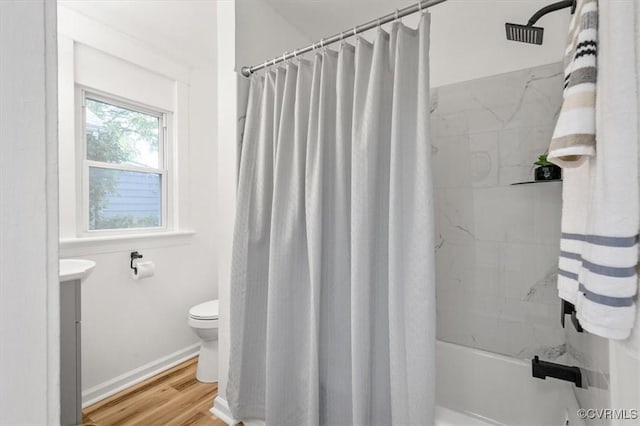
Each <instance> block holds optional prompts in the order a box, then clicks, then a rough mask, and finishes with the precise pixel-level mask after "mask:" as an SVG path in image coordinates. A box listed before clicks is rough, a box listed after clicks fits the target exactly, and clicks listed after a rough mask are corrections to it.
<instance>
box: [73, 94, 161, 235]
mask: <svg viewBox="0 0 640 426" xmlns="http://www.w3.org/2000/svg"><path fill="white" fill-rule="evenodd" d="M82 98H83V99H82V101H83V102H82V105H83V108H82V123H83V136H84V137H83V148H84V149H83V153H84V155H83V157H84V158H83V173H82V175H83V185H82V188H83V203H82V206H83V207H82V209H83V212H82V217H83V218H84V231H85V232H95V231H108V230H111V231H114V230H141V229H145V230H150V229H154V228H155V229H161V228H166V224H167V217H166V216H167V208H166V206H167V191H166V188H167V167H166V160H167V159H166V155H165V153H166V152H167V151H168V150H167V147H166V144H167V126H166V122H167V113H165V112H162V111H154V110H150V109H147V108H141V107H139V106H135V105H133V104H129V103H127V102H123V101H120V100H116V99H112V98H109V97H105V96H102V95H97V94H93V93H91V92H87V91H82Z"/></svg>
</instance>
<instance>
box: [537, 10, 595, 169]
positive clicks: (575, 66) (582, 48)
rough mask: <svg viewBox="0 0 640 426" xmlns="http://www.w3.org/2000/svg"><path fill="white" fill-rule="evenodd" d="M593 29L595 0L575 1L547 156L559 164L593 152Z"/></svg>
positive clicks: (572, 164) (580, 159) (577, 162)
mask: <svg viewBox="0 0 640 426" xmlns="http://www.w3.org/2000/svg"><path fill="white" fill-rule="evenodd" d="M597 31H598V3H597V2H596V0H581V1H578V4H577V7H576V13H575V14H574V15H573V18H572V19H571V25H570V27H569V43H568V46H567V49H566V51H565V71H564V74H565V79H564V102H563V104H562V109H561V110H560V116H559V117H558V122H557V124H556V128H555V130H554V132H553V139H552V140H551V145H550V146H549V154H548V157H547V158H548V159H549V161H552V162H553V163H556V164H558V165H559V166H562V167H577V166H579V165H580V164H582V163H584V161H585V160H586V159H587V158H588V157H591V156H593V155H595V142H596V138H595V136H596V126H595V123H596V113H595V99H596V50H597V36H598V33H597Z"/></svg>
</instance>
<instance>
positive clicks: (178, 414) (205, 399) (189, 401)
mask: <svg viewBox="0 0 640 426" xmlns="http://www.w3.org/2000/svg"><path fill="white" fill-rule="evenodd" d="M196 366H197V358H192V359H190V360H188V361H185V362H184V363H182V364H180V365H177V366H175V367H173V368H172V369H170V370H167V371H165V372H164V373H162V374H159V375H158V376H155V377H152V378H150V379H148V380H146V381H144V382H142V383H139V384H137V385H135V386H133V387H131V388H129V389H125V390H124V391H122V392H120V393H118V394H115V395H113V396H111V397H109V398H107V399H105V400H103V401H100V402H97V403H96V404H94V405H91V406H89V407H87V408H85V409H84V411H83V413H82V414H83V425H85V426H116V425H117V426H127V425H136V426H145V425H148V426H165V425H167V426H177V425H184V426H187V425H190V426H191V425H193V426H196V425H197V426H204V425H210V426H225V423H224V422H223V421H222V420H220V419H218V418H217V417H215V416H214V415H213V414H211V413H210V412H209V409H210V408H211V406H212V405H213V399H214V398H215V397H216V395H217V393H218V384H217V383H200V382H198V381H197V380H196Z"/></svg>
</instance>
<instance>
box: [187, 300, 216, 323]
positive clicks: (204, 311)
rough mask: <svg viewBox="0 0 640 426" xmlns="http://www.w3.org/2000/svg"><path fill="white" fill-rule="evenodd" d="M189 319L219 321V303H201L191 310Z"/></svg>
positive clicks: (212, 301) (214, 301) (211, 301)
mask: <svg viewBox="0 0 640 426" xmlns="http://www.w3.org/2000/svg"><path fill="white" fill-rule="evenodd" d="M189 318H192V319H196V320H217V319H218V301H217V300H209V301H208V302H204V303H200V304H199V305H195V306H194V307H192V308H191V309H189Z"/></svg>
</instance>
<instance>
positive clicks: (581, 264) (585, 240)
mask: <svg viewBox="0 0 640 426" xmlns="http://www.w3.org/2000/svg"><path fill="white" fill-rule="evenodd" d="M580 6H581V9H580V10H581V11H582V18H581V19H580V22H581V23H582V24H585V23H589V25H592V24H593V28H594V29H595V27H596V25H599V29H598V40H597V41H598V46H597V48H598V63H597V76H598V79H597V82H596V84H595V86H596V92H597V97H596V98H595V101H596V102H595V122H594V123H592V124H591V125H592V126H593V128H594V129H595V131H596V134H595V141H597V147H598V148H597V153H596V151H595V144H594V143H593V141H592V143H591V145H590V146H588V145H585V144H581V143H578V142H577V140H578V139H580V138H574V143H573V145H570V144H568V145H570V146H567V147H565V148H558V149H556V151H555V152H556V153H557V152H564V153H567V152H569V153H570V154H569V155H567V156H562V159H561V160H560V161H559V163H560V165H562V166H563V167H564V168H565V169H564V184H563V194H562V196H563V206H562V238H561V241H560V250H561V251H560V261H559V271H558V293H559V295H560V297H561V298H562V299H564V300H567V301H569V302H571V303H574V304H575V305H576V311H577V317H578V320H579V321H580V323H581V325H582V327H583V328H584V329H585V330H587V331H589V332H591V333H594V334H597V335H600V336H603V337H607V338H611V339H626V338H627V337H628V336H629V335H630V333H631V329H632V327H633V324H634V320H635V301H636V293H637V287H638V284H637V282H638V276H637V271H636V268H637V263H638V230H639V227H640V203H639V193H640V187H639V185H638V163H637V159H638V111H639V109H638V98H637V96H638V95H637V93H638V87H637V86H638V84H637V81H636V73H637V70H636V62H635V42H636V41H635V39H634V10H635V8H638V7H639V6H638V5H637V4H635V2H630V1H620V2H618V1H615V2H614V1H611V2H610V1H604V2H600V4H599V11H597V9H596V4H595V2H594V1H584V2H581V3H580ZM587 6H589V7H588V9H587ZM585 10H589V12H587V14H585ZM596 13H597V14H598V15H599V16H596ZM588 14H592V15H591V16H589V17H588V16H587V15H588ZM598 21H599V22H598ZM571 40H572V39H571ZM592 40H594V41H595V38H593V39H592ZM570 43H571V41H570ZM578 44H580V43H578ZM593 47H594V49H592V50H593V53H585V54H584V55H580V49H579V48H576V49H575V57H576V58H577V57H578V56H580V59H582V58H583V57H584V56H594V59H595V45H593ZM570 69H572V71H573V70H576V69H577V68H576V67H575V66H574V67H572V68H570ZM589 74H591V75H593V76H594V78H595V75H596V73H595V71H592V72H590V73H589ZM574 75H575V71H573V72H572V74H571V77H570V79H569V80H568V81H569V85H568V87H571V83H570V80H571V78H573V76H574ZM581 84H582V83H581ZM588 84H589V85H590V86H593V83H588ZM574 87H575V86H574ZM566 93H567V92H566V91H565V103H566V102H567V99H570V97H568V96H566ZM584 93H591V95H590V96H593V90H592V89H589V90H588V91H587V90H585V92H584ZM572 103H576V102H572ZM576 109H579V108H574V110H576ZM584 109H585V110H586V109H589V110H592V111H593V110H594V108H593V107H590V108H584ZM562 111H563V112H564V111H565V108H563V110H562ZM580 117H582V118H584V117H586V114H585V115H583V116H580ZM574 120H578V115H577V114H576V116H575V118H574ZM561 125H562V126H564V127H565V128H568V127H570V126H571V125H572V124H568V120H567V121H565V122H564V123H562V124H561ZM559 126H560V123H559ZM577 126H578V124H577V123H576V124H575V126H574V128H576V127H577ZM557 130H558V129H556V131H557ZM556 133H557V134H560V132H556ZM569 136H570V135H567V140H569V139H570V138H569ZM582 139H585V138H582ZM556 140H557V139H556V138H555V137H554V140H553V141H552V143H551V147H550V151H551V150H552V149H553V145H554V143H555V142H556ZM556 146H557V145H556ZM569 148H572V149H573V151H568V149H569ZM587 148H589V149H590V151H589V150H587ZM562 150H564V151H562ZM581 152H582V153H581ZM589 152H590V153H589ZM557 158H559V157H556V159H557ZM555 161H556V160H554V162H555Z"/></svg>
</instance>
